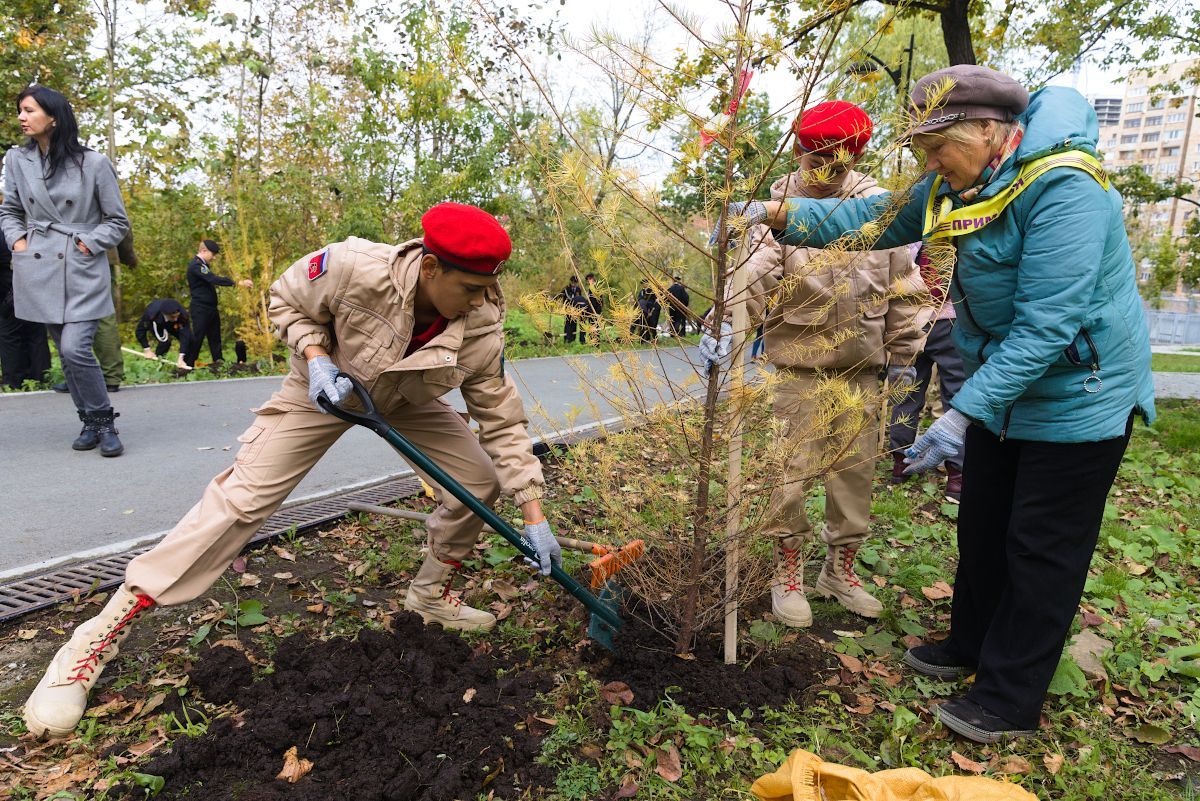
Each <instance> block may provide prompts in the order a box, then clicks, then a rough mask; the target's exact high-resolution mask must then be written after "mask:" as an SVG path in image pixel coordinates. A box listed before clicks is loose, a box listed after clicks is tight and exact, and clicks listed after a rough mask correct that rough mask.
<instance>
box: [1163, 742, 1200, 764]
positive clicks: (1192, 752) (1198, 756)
mask: <svg viewBox="0 0 1200 801" xmlns="http://www.w3.org/2000/svg"><path fill="white" fill-rule="evenodd" d="M1163 750H1164V751H1166V752H1167V753H1168V754H1179V755H1180V756H1185V757H1187V758H1188V759H1190V760H1192V761H1193V762H1200V748H1197V747H1196V746H1194V745H1168V746H1167V747H1166V748H1164V749H1163Z"/></svg>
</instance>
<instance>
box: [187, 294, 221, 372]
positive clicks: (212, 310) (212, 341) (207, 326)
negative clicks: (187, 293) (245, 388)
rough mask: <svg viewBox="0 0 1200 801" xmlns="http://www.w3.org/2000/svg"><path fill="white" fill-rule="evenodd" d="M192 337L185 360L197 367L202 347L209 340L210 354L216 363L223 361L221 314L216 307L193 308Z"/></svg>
mask: <svg viewBox="0 0 1200 801" xmlns="http://www.w3.org/2000/svg"><path fill="white" fill-rule="evenodd" d="M191 311H192V335H191V337H190V340H189V342H188V343H187V352H186V353H185V354H184V357H183V360H184V362H186V363H187V364H188V365H190V366H192V367H195V366H196V357H198V356H199V355H200V346H201V345H202V344H203V343H204V341H205V340H208V352H209V353H210V354H211V355H212V360H213V361H214V362H219V361H221V358H222V356H221V313H220V312H219V311H217V308H216V307H215V306H192V309H191Z"/></svg>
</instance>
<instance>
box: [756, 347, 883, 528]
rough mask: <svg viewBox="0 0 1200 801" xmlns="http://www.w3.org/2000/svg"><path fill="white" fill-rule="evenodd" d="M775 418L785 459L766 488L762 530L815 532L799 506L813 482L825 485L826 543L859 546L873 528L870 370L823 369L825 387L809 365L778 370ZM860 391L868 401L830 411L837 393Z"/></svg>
mask: <svg viewBox="0 0 1200 801" xmlns="http://www.w3.org/2000/svg"><path fill="white" fill-rule="evenodd" d="M779 374H780V377H781V381H780V383H779V385H778V387H777V388H776V390H775V416H776V417H778V418H779V419H780V420H782V421H783V422H784V423H785V424H786V433H785V436H786V437H787V439H788V443H787V458H786V463H785V466H784V470H783V475H782V476H781V477H780V482H779V483H778V484H776V485H775V488H774V489H773V490H772V492H771V500H770V504H769V506H768V510H767V526H766V531H767V533H768V534H772V535H774V536H776V537H780V538H783V537H799V538H801V539H803V540H804V541H806V542H807V541H808V540H810V539H811V538H812V524H811V523H809V520H808V515H807V513H806V512H805V509H804V500H805V496H806V495H807V494H808V490H809V488H810V487H811V486H812V483H813V481H815V480H817V479H818V478H821V477H822V474H823V480H824V483H825V526H824V528H823V529H822V531H821V540H822V541H823V542H824V543H825V544H826V545H858V544H859V543H861V542H863V540H865V539H866V538H867V534H868V533H870V529H869V528H868V524H869V522H870V519H871V484H872V481H873V480H874V475H875V460H876V457H877V455H878V454H877V451H878V447H879V410H878V407H877V400H878V395H879V379H878V377H877V376H876V375H875V372H874V370H871V369H868V370H866V371H863V372H859V373H844V374H838V373H831V372H826V373H825V374H824V375H825V377H826V380H830V379H831V380H832V381H834V382H841V383H840V384H834V385H829V384H826V385H824V386H822V383H821V381H820V380H819V379H818V374H817V373H816V372H813V371H809V370H794V371H786V372H785V371H782V370H781V371H780V373H779ZM845 390H851V391H853V390H858V391H859V392H861V393H862V395H863V397H864V398H866V400H867V402H866V403H865V404H864V405H860V406H858V407H857V408H852V409H850V410H849V411H843V412H841V413H840V414H836V415H835V414H834V413H833V412H832V411H831V410H832V409H834V408H836V404H837V396H838V395H839V394H841V393H844V391H845Z"/></svg>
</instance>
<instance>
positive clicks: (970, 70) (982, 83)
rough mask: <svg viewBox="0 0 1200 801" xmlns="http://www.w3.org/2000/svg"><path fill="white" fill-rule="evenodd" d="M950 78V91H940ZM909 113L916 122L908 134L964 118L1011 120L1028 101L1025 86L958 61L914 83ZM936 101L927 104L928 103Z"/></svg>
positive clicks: (999, 73) (928, 129)
mask: <svg viewBox="0 0 1200 801" xmlns="http://www.w3.org/2000/svg"><path fill="white" fill-rule="evenodd" d="M947 80H949V81H951V82H953V85H952V86H951V87H950V89H949V90H948V91H944V92H943V91H940V90H941V87H942V84H943V83H944V82H947ZM909 101H910V103H911V105H910V107H909V114H910V115H911V117H912V119H913V122H914V123H918V122H919V123H920V124H918V125H914V126H913V127H912V128H911V129H910V130H909V131H908V135H909V136H911V135H913V134H919V133H929V132H930V131H937V130H940V129H942V128H946V127H949V126H951V125H953V124H954V123H956V122H961V121H962V120H1000V121H1001V122H1011V121H1012V119H1013V118H1014V117H1016V116H1017V115H1018V114H1020V113H1021V112H1022V111H1024V110H1025V107H1026V106H1028V105H1029V92H1028V90H1026V89H1025V87H1024V86H1022V85H1021V84H1019V83H1017V82H1016V81H1015V80H1013V79H1012V78H1010V77H1009V76H1007V75H1005V74H1004V73H1003V72H996V71H995V70H993V69H988V68H987V67H980V66H976V65H974V64H959V65H957V66H954V67H947V68H946V69H944V70H938V71H937V72H931V73H929V74H928V75H926V76H925V77H924V78H922V79H921V80H919V81H917V84H916V86H914V87H913V90H912V95H911V97H910V98H909ZM931 102H932V103H933V104H934V105H933V106H932V107H930V108H926V106H927V105H928V104H929V103H931Z"/></svg>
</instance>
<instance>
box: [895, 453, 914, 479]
mask: <svg viewBox="0 0 1200 801" xmlns="http://www.w3.org/2000/svg"><path fill="white" fill-rule="evenodd" d="M907 467H908V465H907V464H905V462H904V454H903V453H902V452H901V451H896V452H895V453H893V454H892V483H893V484H903V483H904V482H905V481H908V480H909V479H910V478H912V476H906V475H904V470H905V468H907Z"/></svg>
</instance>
